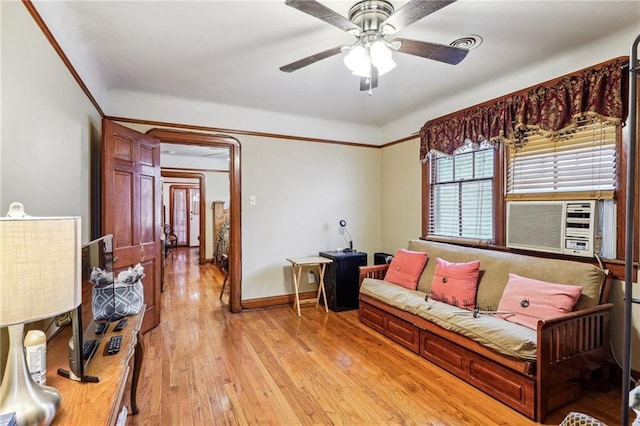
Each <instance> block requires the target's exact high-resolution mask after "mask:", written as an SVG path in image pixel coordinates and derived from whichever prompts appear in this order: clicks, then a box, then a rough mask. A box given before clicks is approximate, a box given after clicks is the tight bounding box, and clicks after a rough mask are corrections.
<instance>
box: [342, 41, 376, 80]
mask: <svg viewBox="0 0 640 426" xmlns="http://www.w3.org/2000/svg"><path fill="white" fill-rule="evenodd" d="M344 64H345V65H346V66H347V68H349V70H350V71H351V72H352V73H353V74H355V75H358V76H360V77H369V74H370V72H371V60H370V59H369V53H368V52H367V49H365V48H364V47H362V46H361V45H358V46H355V47H354V48H352V49H351V50H350V51H349V53H348V54H347V55H346V56H345V57H344Z"/></svg>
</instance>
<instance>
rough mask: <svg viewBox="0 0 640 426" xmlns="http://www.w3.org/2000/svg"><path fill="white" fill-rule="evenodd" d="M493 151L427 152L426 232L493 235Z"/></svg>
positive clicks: (486, 237)
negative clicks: (427, 215)
mask: <svg viewBox="0 0 640 426" xmlns="http://www.w3.org/2000/svg"><path fill="white" fill-rule="evenodd" d="M493 154H494V151H493V149H482V150H479V151H471V152H463V153H459V154H455V155H452V156H445V155H440V154H431V155H430V170H431V173H430V187H431V190H430V191H429V193H430V197H429V207H430V208H429V212H430V215H429V222H428V234H429V235H435V236H444V237H460V238H474V239H482V240H492V239H493Z"/></svg>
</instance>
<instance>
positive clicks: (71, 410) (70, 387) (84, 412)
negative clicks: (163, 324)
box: [47, 305, 146, 425]
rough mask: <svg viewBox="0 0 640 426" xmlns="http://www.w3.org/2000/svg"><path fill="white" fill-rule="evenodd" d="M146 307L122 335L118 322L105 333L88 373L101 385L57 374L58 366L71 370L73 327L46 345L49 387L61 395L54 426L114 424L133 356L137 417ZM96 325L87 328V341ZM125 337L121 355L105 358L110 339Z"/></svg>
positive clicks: (133, 397)
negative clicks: (117, 330)
mask: <svg viewBox="0 0 640 426" xmlns="http://www.w3.org/2000/svg"><path fill="white" fill-rule="evenodd" d="M145 309H146V306H144V305H143V306H142V309H141V310H140V313H139V314H138V315H132V316H128V317H126V318H127V325H126V326H125V328H124V329H123V330H122V331H120V332H114V331H113V328H114V327H115V326H116V323H111V324H109V327H108V329H107V331H106V333H105V334H103V337H102V340H101V341H100V345H99V346H98V349H97V350H96V353H95V355H94V356H93V358H92V359H91V361H90V362H89V365H88V366H87V368H86V370H85V373H86V374H87V375H90V376H97V377H98V379H99V380H100V381H99V382H98V383H89V382H78V381H75V380H71V379H66V378H64V377H62V376H59V375H58V374H57V370H58V368H59V367H61V368H64V369H69V355H68V354H69V351H68V349H67V347H68V346H67V345H68V342H69V338H70V337H71V327H66V328H65V329H63V330H62V331H61V332H60V334H58V335H57V336H55V337H54V338H53V339H51V341H50V342H49V343H48V345H47V385H49V386H53V387H54V388H56V389H58V391H59V392H60V395H61V396H62V402H61V403H60V408H59V409H58V412H57V413H56V416H55V418H54V420H53V424H54V425H82V424H85V425H88V424H90V425H115V424H116V421H117V420H118V415H119V414H120V411H121V409H122V405H123V398H124V395H125V391H126V387H127V382H128V377H129V369H130V368H129V364H130V362H131V357H134V365H133V373H132V377H131V401H130V403H131V405H130V410H129V412H130V413H133V414H137V413H138V411H139V410H138V406H137V404H136V390H137V387H138V380H139V378H140V369H141V367H142V360H143V354H144V347H143V345H142V339H141V338H142V336H141V335H140V327H141V326H142V320H143V318H144V311H145ZM95 326H96V324H95V322H94V321H91V323H90V324H89V325H88V326H87V327H86V328H85V332H84V339H95V338H96V335H95V334H94V330H95ZM116 334H122V335H123V337H122V344H121V347H120V352H118V353H117V354H115V355H106V354H105V349H106V347H107V346H108V345H109V339H110V338H111V336H114V335H116Z"/></svg>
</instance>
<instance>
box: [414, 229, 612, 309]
mask: <svg viewBox="0 0 640 426" xmlns="http://www.w3.org/2000/svg"><path fill="white" fill-rule="evenodd" d="M407 248H408V249H409V250H412V251H423V252H428V253H429V257H431V258H432V259H435V258H436V257H440V258H442V259H447V260H448V261H449V262H454V263H464V262H471V261H475V260H478V261H480V277H479V280H478V292H477V295H476V305H477V306H479V307H480V308H481V309H493V310H495V309H497V308H498V304H499V303H500V298H501V297H502V293H503V292H504V288H505V286H506V285H507V281H509V273H514V274H518V275H520V276H523V277H529V278H533V279H536V280H540V281H547V282H552V283H558V284H567V285H577V286H582V287H583V289H582V293H581V294H580V298H579V299H578V303H576V306H575V307H574V309H576V310H577V309H584V308H586V307H590V306H595V305H597V304H598V303H599V300H600V289H601V287H602V284H603V282H604V278H605V273H604V271H602V269H600V268H598V267H596V266H595V265H592V264H589V263H583V262H576V261H569V260H559V259H545V258H540V257H535V256H526V255H522V254H514V253H508V252H500V251H496V250H489V249H481V248H475V247H464V246H456V245H454V244H447V243H439V242H434V241H424V240H411V241H409V245H408V246H407ZM435 267H436V262H428V263H427V266H426V267H425V268H424V271H423V272H422V275H421V276H420V279H419V280H418V288H417V289H418V290H420V291H423V292H425V293H427V294H428V293H430V292H431V283H432V281H433V277H434V273H435Z"/></svg>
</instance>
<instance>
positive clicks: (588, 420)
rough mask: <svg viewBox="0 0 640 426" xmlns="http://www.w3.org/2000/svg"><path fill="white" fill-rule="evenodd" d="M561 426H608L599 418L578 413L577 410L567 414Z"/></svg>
mask: <svg viewBox="0 0 640 426" xmlns="http://www.w3.org/2000/svg"><path fill="white" fill-rule="evenodd" d="M560 426H607V425H606V424H604V423H602V422H601V421H600V420H598V419H594V418H593V417H591V416H589V415H587V414H583V413H577V412H575V411H572V412H570V413H569V414H567V416H566V417H565V418H564V419H563V420H562V423H560Z"/></svg>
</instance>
